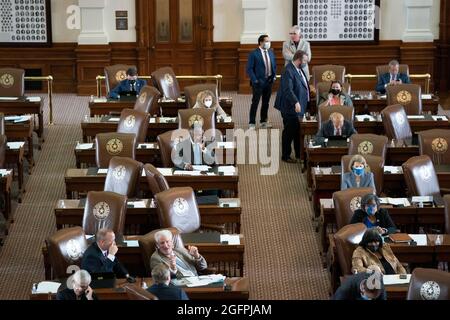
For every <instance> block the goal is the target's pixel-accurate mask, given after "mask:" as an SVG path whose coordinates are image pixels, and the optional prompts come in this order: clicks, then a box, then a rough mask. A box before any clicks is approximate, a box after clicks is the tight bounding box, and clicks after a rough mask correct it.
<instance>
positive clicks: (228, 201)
mask: <svg viewBox="0 0 450 320" xmlns="http://www.w3.org/2000/svg"><path fill="white" fill-rule="evenodd" d="M225 205H228V207H230V208H237V207H239V206H240V205H241V201H240V200H239V199H236V198H220V199H219V207H224V206H225Z"/></svg>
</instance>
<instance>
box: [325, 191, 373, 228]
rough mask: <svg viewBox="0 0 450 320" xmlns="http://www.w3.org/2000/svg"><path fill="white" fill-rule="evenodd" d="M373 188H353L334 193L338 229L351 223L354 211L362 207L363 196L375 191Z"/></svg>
mask: <svg viewBox="0 0 450 320" xmlns="http://www.w3.org/2000/svg"><path fill="white" fill-rule="evenodd" d="M373 191H374V190H373V189H372V188H351V189H346V190H342V191H336V192H334V193H333V203H334V212H335V213H336V225H337V228H338V229H341V228H343V227H344V226H345V225H347V224H349V223H350V220H351V218H352V216H353V213H354V212H355V210H356V209H360V208H361V198H362V197H363V196H365V195H366V194H369V193H373Z"/></svg>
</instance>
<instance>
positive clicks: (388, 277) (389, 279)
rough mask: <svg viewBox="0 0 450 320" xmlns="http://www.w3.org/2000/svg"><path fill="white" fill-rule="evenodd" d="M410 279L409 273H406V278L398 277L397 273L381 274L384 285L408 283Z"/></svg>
mask: <svg viewBox="0 0 450 320" xmlns="http://www.w3.org/2000/svg"><path fill="white" fill-rule="evenodd" d="M410 281H411V275H410V274H407V275H406V279H400V275H399V274H385V275H383V283H384V285H385V286H389V285H394V284H408V283H409V282H410Z"/></svg>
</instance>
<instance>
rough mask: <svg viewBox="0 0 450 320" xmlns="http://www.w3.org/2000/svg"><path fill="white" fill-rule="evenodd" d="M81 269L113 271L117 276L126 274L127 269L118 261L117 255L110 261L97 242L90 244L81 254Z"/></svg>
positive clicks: (90, 271) (120, 276) (96, 271)
mask: <svg viewBox="0 0 450 320" xmlns="http://www.w3.org/2000/svg"><path fill="white" fill-rule="evenodd" d="M81 269H84V270H86V271H87V272H89V273H109V272H114V274H115V275H116V277H117V278H125V276H126V275H127V274H128V271H127V269H125V267H124V266H123V265H122V264H121V263H120V262H119V259H117V257H116V258H115V259H114V261H111V260H110V259H108V258H107V257H105V256H104V255H103V252H102V250H101V249H100V248H99V247H98V245H97V242H94V243H93V244H91V245H90V246H89V247H88V248H87V249H86V251H85V252H84V254H83V259H82V261H81Z"/></svg>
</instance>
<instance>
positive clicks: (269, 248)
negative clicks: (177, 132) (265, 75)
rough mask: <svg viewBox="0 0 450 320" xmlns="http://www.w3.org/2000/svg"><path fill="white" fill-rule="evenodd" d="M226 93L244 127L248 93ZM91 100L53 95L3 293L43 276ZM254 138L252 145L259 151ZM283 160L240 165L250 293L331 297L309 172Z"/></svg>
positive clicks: (1, 264)
mask: <svg viewBox="0 0 450 320" xmlns="http://www.w3.org/2000/svg"><path fill="white" fill-rule="evenodd" d="M228 95H229V96H232V97H233V101H234V105H233V118H234V121H235V123H236V127H237V128H243V129H247V121H248V120H247V117H248V110H249V108H250V99H251V96H249V95H237V94H235V93H231V92H230V93H228ZM87 102H88V98H87V97H78V96H75V95H55V97H54V109H55V110H54V114H55V125H54V126H50V127H46V130H45V135H46V142H45V143H44V144H43V147H42V151H41V152H36V154H35V160H36V166H35V168H34V169H33V173H32V175H31V176H29V177H27V178H26V189H27V192H26V193H25V195H24V197H23V202H22V203H21V204H19V205H18V206H17V209H16V211H15V214H14V216H15V223H14V224H13V225H12V226H11V228H10V234H9V236H8V238H7V239H6V241H5V245H4V246H3V247H2V248H0V299H28V296H29V293H30V290H31V284H32V283H34V282H38V281H41V280H43V279H44V268H43V260H42V254H41V248H42V245H43V243H44V239H45V238H46V237H48V236H49V235H50V234H52V233H53V232H54V231H55V230H56V228H55V220H54V214H53V209H54V206H55V204H56V201H57V200H58V199H62V198H64V196H65V188H64V178H63V177H64V171H65V169H67V168H71V167H74V166H75V156H74V152H73V147H74V145H75V144H76V141H77V140H81V128H80V122H81V120H82V118H83V116H84V115H85V114H88V108H87ZM47 109H48V107H47V106H46V107H45V110H46V114H45V118H46V122H47V117H48V110H47ZM269 118H270V120H271V121H272V123H273V124H274V128H275V129H276V128H281V118H280V116H279V113H278V112H277V111H276V110H274V109H273V108H271V110H270V113H269ZM280 136H281V132H280ZM278 145H279V143H278ZM252 146H253V147H252V148H250V150H249V151H250V153H256V152H257V149H256V148H255V145H254V144H253V145H252ZM279 166H280V167H279V171H278V173H277V174H276V175H272V176H262V175H261V174H260V169H261V166H260V165H240V166H239V174H240V186H239V188H240V196H241V199H242V207H243V214H242V232H243V233H244V235H245V271H244V272H245V275H246V276H247V277H248V278H249V280H250V290H251V294H250V298H251V299H327V293H326V292H327V276H326V272H325V270H324V269H323V268H322V265H321V259H320V256H319V241H318V236H317V233H315V232H314V226H313V223H312V220H311V217H312V207H311V205H310V202H309V201H308V195H307V192H306V185H305V183H306V182H305V179H304V177H303V175H302V174H301V171H300V168H299V166H298V165H294V164H285V163H283V162H280V163H279Z"/></svg>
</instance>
